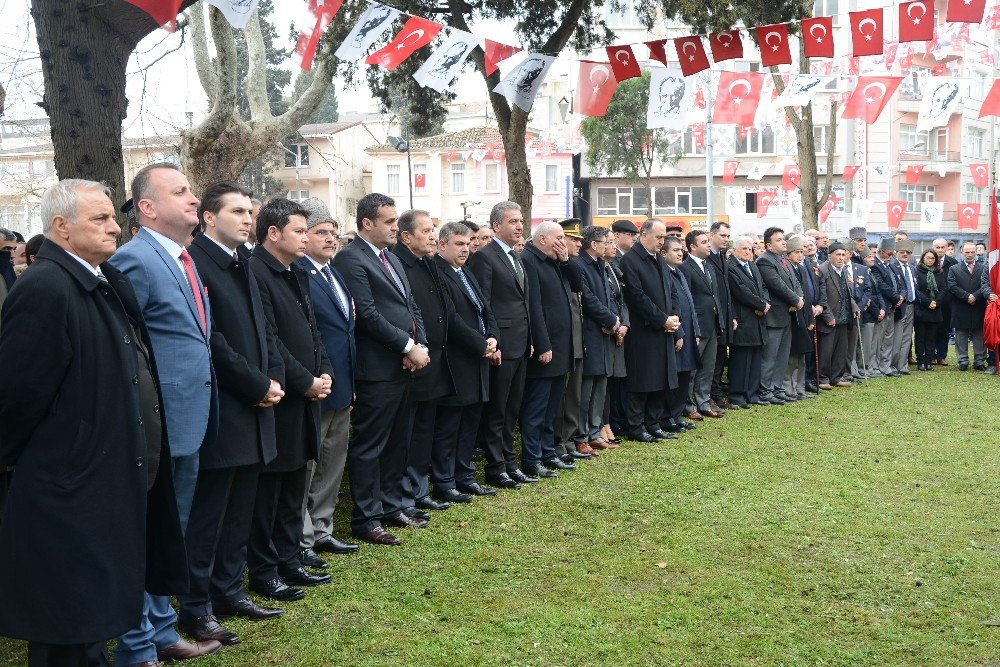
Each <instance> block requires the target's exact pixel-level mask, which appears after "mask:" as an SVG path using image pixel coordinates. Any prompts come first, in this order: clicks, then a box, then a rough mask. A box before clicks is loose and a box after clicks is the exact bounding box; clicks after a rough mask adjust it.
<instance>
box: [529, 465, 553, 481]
mask: <svg viewBox="0 0 1000 667" xmlns="http://www.w3.org/2000/svg"><path fill="white" fill-rule="evenodd" d="M528 473H529V474H530V475H531V476H532V477H539V478H541V477H546V478H549V479H551V478H553V477H558V476H559V475H557V474H556V473H554V472H552V471H551V470H549V469H548V468H546V467H545V466H544V465H542V464H538V465H536V466H535V467H534V468H529V469H528Z"/></svg>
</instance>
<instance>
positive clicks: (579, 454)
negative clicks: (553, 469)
mask: <svg viewBox="0 0 1000 667" xmlns="http://www.w3.org/2000/svg"><path fill="white" fill-rule="evenodd" d="M566 456H568V457H570V458H571V459H575V460H577V461H586V460H587V459H592V458H594V457H593V455H592V454H584V453H583V452H578V451H576V450H575V449H574V450H573V451H571V452H570V453H569V454H566Z"/></svg>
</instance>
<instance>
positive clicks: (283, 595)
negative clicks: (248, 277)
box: [247, 197, 333, 601]
mask: <svg viewBox="0 0 1000 667" xmlns="http://www.w3.org/2000/svg"><path fill="white" fill-rule="evenodd" d="M307 216H308V213H307V212H306V211H305V209H303V208H302V207H301V206H299V205H298V204H297V203H295V202H293V201H290V200H288V199H283V198H280V197H276V198H274V199H272V200H270V201H269V202H267V204H265V205H264V206H262V207H261V209H260V213H259V214H258V215H257V246H256V247H255V248H254V249H253V256H252V257H251V258H250V270H251V271H252V272H253V275H254V277H255V278H256V279H257V285H258V286H259V288H260V300H261V306H262V308H263V311H264V316H265V317H266V318H267V321H268V323H269V325H270V326H271V327H272V328H273V330H274V332H275V334H276V337H277V343H278V349H279V350H280V353H281V361H282V364H283V365H284V367H285V384H284V387H283V390H284V392H285V395H284V396H282V397H281V401H280V402H279V403H278V404H277V405H276V406H275V407H274V408H273V410H274V427H275V441H276V445H277V456H276V457H275V459H274V460H273V461H271V462H270V463H268V464H266V465H265V466H264V468H263V470H262V471H261V474H260V479H259V482H258V485H257V497H256V501H255V503H254V508H253V518H252V527H251V532H250V542H249V545H248V547H247V566H248V571H249V581H250V589H251V590H253V591H254V592H256V593H257V594H258V595H261V596H262V597H265V598H268V599H273V600H282V601H290V600H297V599H301V598H302V597H303V596H304V595H305V594H304V592H303V591H302V590H301V589H299V588H295V586H315V585H318V584H322V583H326V582H328V581H330V575H328V574H321V575H317V574H312V573H311V572H309V571H307V570H306V569H305V567H304V566H303V564H302V562H301V560H300V559H299V551H300V547H299V541H300V539H301V537H302V519H303V517H302V500H303V498H305V494H306V483H307V479H308V471H307V468H306V464H307V463H308V462H309V461H315V460H316V459H317V457H318V456H319V440H320V401H321V400H322V399H324V398H326V396H328V395H329V393H330V389H331V387H332V385H333V377H332V374H333V369H332V368H331V366H330V361H329V359H327V357H326V351H325V350H324V347H323V340H322V338H320V334H319V328H318V327H317V325H316V317H315V315H314V314H313V309H312V300H311V299H310V298H309V277H308V274H307V273H306V270H305V269H304V268H302V266H301V265H299V264H298V263H297V261H296V260H298V259H300V258H301V257H303V256H304V255H305V252H306V241H307V234H308V227H307V223H306V217H307Z"/></svg>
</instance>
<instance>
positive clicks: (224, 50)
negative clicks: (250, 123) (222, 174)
mask: <svg viewBox="0 0 1000 667" xmlns="http://www.w3.org/2000/svg"><path fill="white" fill-rule="evenodd" d="M208 16H209V24H210V25H211V28H212V41H213V42H215V54H216V58H215V69H216V74H215V77H216V82H217V87H216V90H215V95H214V100H213V102H212V109H211V110H210V111H209V112H208V116H206V118H205V120H204V121H202V123H201V125H199V126H198V127H197V128H194V129H192V130H188V131H187V132H185V135H186V138H187V139H189V140H190V141H192V142H196V143H198V144H202V145H208V144H211V143H212V142H214V141H215V140H216V139H217V138H218V137H219V135H221V134H222V132H223V131H224V130H225V129H226V127H227V126H228V125H229V123H230V121H231V120H232V118H233V115H234V114H235V112H236V69H237V62H236V61H237V57H236V40H235V39H234V37H233V29H232V26H230V25H229V22H228V21H226V17H225V16H223V14H222V12H220V11H219V10H218V9H216V8H215V7H210V8H209V11H208Z"/></svg>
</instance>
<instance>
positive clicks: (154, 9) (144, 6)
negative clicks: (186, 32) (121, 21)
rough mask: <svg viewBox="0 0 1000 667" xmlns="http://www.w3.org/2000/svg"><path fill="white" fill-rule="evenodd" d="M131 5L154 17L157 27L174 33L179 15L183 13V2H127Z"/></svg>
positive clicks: (171, 0)
mask: <svg viewBox="0 0 1000 667" xmlns="http://www.w3.org/2000/svg"><path fill="white" fill-rule="evenodd" d="M126 1H127V2H128V3H129V4H130V5H135V6H136V7H138V8H139V9H141V10H142V11H144V12H146V13H147V14H149V15H150V16H152V17H153V20H154V21H156V25H161V26H164V27H165V28H167V30H169V31H170V32H173V31H174V27H175V25H176V23H177V21H176V19H177V14H178V13H179V12H180V11H181V3H182V2H183V0H126Z"/></svg>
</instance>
